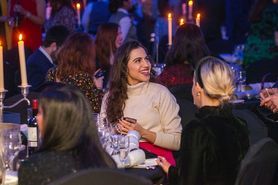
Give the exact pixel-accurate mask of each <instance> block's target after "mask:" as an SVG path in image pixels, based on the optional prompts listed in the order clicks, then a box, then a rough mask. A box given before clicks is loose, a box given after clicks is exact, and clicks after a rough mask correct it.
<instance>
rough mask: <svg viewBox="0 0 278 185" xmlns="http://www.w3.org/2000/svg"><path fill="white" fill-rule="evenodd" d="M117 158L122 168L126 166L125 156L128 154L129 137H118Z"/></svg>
mask: <svg viewBox="0 0 278 185" xmlns="http://www.w3.org/2000/svg"><path fill="white" fill-rule="evenodd" d="M118 139H119V140H118V141H119V152H120V153H119V158H120V162H121V163H122V165H123V166H127V165H128V164H127V156H128V153H129V137H127V136H124V135H120V136H119V138H118Z"/></svg>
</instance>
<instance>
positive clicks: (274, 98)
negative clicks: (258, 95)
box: [260, 94, 278, 113]
mask: <svg viewBox="0 0 278 185" xmlns="http://www.w3.org/2000/svg"><path fill="white" fill-rule="evenodd" d="M260 105H261V106H265V107H267V108H268V109H270V110H271V111H272V112H274V113H275V112H278V94H274V95H271V96H268V97H266V98H264V99H262V100H261V104H260Z"/></svg>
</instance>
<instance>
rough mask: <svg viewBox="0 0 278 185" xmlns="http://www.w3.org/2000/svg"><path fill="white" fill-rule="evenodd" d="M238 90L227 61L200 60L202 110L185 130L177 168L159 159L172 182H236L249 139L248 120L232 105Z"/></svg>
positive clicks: (195, 92)
mask: <svg viewBox="0 0 278 185" xmlns="http://www.w3.org/2000/svg"><path fill="white" fill-rule="evenodd" d="M234 89H235V88H234V84H233V73H232V71H231V70H230V68H229V66H228V65H227V64H226V63H224V62H223V61H221V60H219V59H217V58H214V57H205V58H203V59H202V60H201V61H200V63H199V65H198V67H197V68H196V70H195V72H194V78H193V86H192V96H193V99H194V104H195V105H196V106H197V107H198V108H199V111H198V112H197V113H196V119H194V120H192V121H191V122H190V123H189V124H188V125H187V126H186V127H185V129H183V132H182V143H181V150H180V159H179V160H178V164H177V167H173V166H171V165H170V164H169V163H168V162H167V161H166V160H165V158H163V157H159V159H158V161H157V162H158V165H160V166H161V167H162V168H163V170H164V171H165V172H166V173H167V174H168V177H169V181H170V184H175V185H186V184H198V185H199V184H200V185H201V184H203V185H204V184H217V185H233V184H234V183H235V179H236V176H237V172H238V169H239V165H240V162H241V160H242V159H243V157H244V155H245V153H246V152H247V150H248V146H249V140H248V131H247V127H246V124H245V122H243V121H241V120H239V119H238V118H236V117H235V116H233V114H232V110H231V107H230V106H228V102H229V100H230V99H231V97H232V96H233V92H234Z"/></svg>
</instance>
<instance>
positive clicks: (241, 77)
mask: <svg viewBox="0 0 278 185" xmlns="http://www.w3.org/2000/svg"><path fill="white" fill-rule="evenodd" d="M245 82H246V72H245V71H244V70H240V71H239V72H238V76H237V83H238V91H239V92H242V91H244V89H243V85H244V84H245Z"/></svg>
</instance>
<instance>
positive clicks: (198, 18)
mask: <svg viewBox="0 0 278 185" xmlns="http://www.w3.org/2000/svg"><path fill="white" fill-rule="evenodd" d="M200 21H201V14H200V13H197V17H196V25H197V26H199V27H200Z"/></svg>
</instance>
